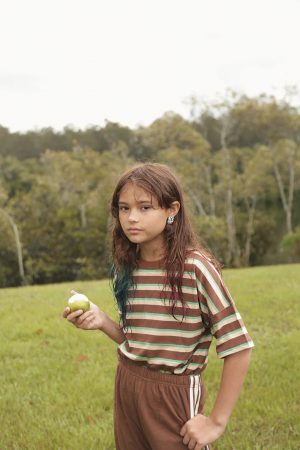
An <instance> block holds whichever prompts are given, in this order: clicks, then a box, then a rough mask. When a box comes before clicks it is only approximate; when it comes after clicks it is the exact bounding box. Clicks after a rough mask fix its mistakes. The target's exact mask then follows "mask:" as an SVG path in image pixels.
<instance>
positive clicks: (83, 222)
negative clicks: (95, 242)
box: [79, 204, 87, 228]
mask: <svg viewBox="0 0 300 450" xmlns="http://www.w3.org/2000/svg"><path fill="white" fill-rule="evenodd" d="M79 211H80V223H81V228H86V225H87V220H86V208H85V204H81V205H79Z"/></svg>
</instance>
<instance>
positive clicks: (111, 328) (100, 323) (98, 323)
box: [63, 302, 126, 344]
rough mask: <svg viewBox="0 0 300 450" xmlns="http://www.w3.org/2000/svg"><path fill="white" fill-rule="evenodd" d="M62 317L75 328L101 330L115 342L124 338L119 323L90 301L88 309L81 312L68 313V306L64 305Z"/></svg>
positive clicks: (122, 340) (119, 341) (118, 342)
mask: <svg viewBox="0 0 300 450" xmlns="http://www.w3.org/2000/svg"><path fill="white" fill-rule="evenodd" d="M63 317H65V318H66V319H68V320H69V321H70V322H72V323H73V325H75V326H76V327H77V328H81V329H83V330H100V331H103V333H105V334H106V335H107V336H108V337H109V338H110V339H112V340H113V341H115V342H116V343H117V344H121V343H122V342H124V341H125V340H126V337H125V335H124V333H123V331H122V330H121V328H120V326H119V324H117V323H116V322H114V321H113V320H112V319H111V318H110V317H109V316H108V315H107V314H106V313H105V312H103V311H101V309H100V308H98V306H97V305H95V304H94V303H92V302H90V309H89V310H88V311H87V312H85V313H83V311H82V310H78V311H74V312H73V313H70V308H69V307H66V308H65V309H64V312H63Z"/></svg>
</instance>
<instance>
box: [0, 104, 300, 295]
mask: <svg viewBox="0 0 300 450" xmlns="http://www.w3.org/2000/svg"><path fill="white" fill-rule="evenodd" d="M189 102H190V108H191V116H190V118H189V119H188V120H187V119H184V118H183V117H181V116H180V115H178V114H175V113H173V112H168V113H166V114H164V115H163V116H162V117H160V118H158V119H157V120H155V121H154V122H153V123H152V124H151V125H149V126H147V127H144V126H141V127H138V128H136V129H130V128H128V127H125V126H122V125H120V124H118V123H113V122H107V123H106V124H105V126H104V127H96V126H95V127H89V128H87V129H85V130H76V129H73V128H72V127H65V128H64V130H63V131H61V132H58V131H55V130H53V129H52V128H46V129H40V130H35V131H28V132H26V133H12V132H10V131H9V130H8V129H7V128H5V127H1V126H0V286H2V287H4V286H17V285H22V284H34V283H37V284H38V283H54V282H61V281H67V280H70V281H71V280H78V279H98V278H103V277H107V276H108V273H109V268H110V260H109V246H110V227H111V223H110V215H109V200H110V195H111V193H112V190H113V187H114V184H115V182H116V180H117V178H118V176H119V175H120V173H121V172H122V171H123V170H125V169H126V168H127V167H128V166H131V165H133V164H134V163H135V162H139V161H152V162H160V163H164V164H168V165H169V166H170V167H171V168H172V169H173V170H174V171H175V172H176V173H177V175H178V177H179V179H180V181H181V183H182V185H183V188H184V192H185V195H186V200H187V203H188V206H189V209H190V213H191V217H192V221H193V224H194V227H195V229H196V231H197V233H198V235H199V237H200V240H201V241H202V242H203V244H204V245H206V246H207V247H208V248H209V249H210V250H211V251H213V252H214V254H215V255H216V256H217V257H218V258H219V260H220V261H221V262H222V264H223V265H224V267H246V266H249V265H261V264H276V263H285V262H296V261H299V260H300V113H299V108H297V107H295V106H293V105H292V104H291V102H289V101H287V100H286V99H285V100H278V99H276V98H274V97H271V96H266V95H261V96H258V97H247V96H245V95H230V96H228V98H225V99H224V100H222V101H218V102H214V103H210V104H205V103H202V102H201V101H199V100H197V99H195V98H191V99H190V100H189Z"/></svg>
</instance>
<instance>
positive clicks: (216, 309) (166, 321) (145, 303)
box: [118, 252, 254, 375]
mask: <svg viewBox="0 0 300 450" xmlns="http://www.w3.org/2000/svg"><path fill="white" fill-rule="evenodd" d="M165 277H166V271H165V269H164V267H163V261H162V260H160V261H144V260H140V261H139V263H138V266H137V268H136V269H135V270H134V272H133V283H132V285H131V286H130V288H129V291H128V299H127V304H128V307H127V315H126V320H127V324H126V325H127V326H126V327H123V332H124V334H125V337H126V340H125V341H124V342H123V343H122V344H120V345H119V346H118V352H119V353H120V354H121V355H122V356H123V357H124V356H125V357H126V358H129V359H130V360H133V361H135V362H136V363H137V364H139V365H142V366H145V367H147V368H149V369H153V370H160V371H162V372H169V373H172V374H177V375H190V374H199V373H200V372H202V371H203V370H204V369H205V367H206V365H207V362H208V351H209V348H210V345H211V342H212V339H213V337H215V338H216V351H217V355H218V357H219V358H224V357H226V356H228V355H230V354H233V353H236V352H239V351H242V350H245V349H247V348H251V347H253V346H254V343H253V341H252V339H251V337H250V336H249V334H248V332H247V329H246V327H245V325H244V322H243V320H242V318H241V315H240V313H239V312H238V310H237V308H236V305H235V303H234V301H233V299H232V297H231V295H230V293H229V291H228V289H227V288H226V286H225V284H224V281H223V278H222V277H221V275H220V274H219V272H218V271H217V270H216V269H215V267H214V266H213V264H212V263H211V262H210V261H209V260H208V258H207V257H206V256H204V255H202V254H201V253H200V252H193V253H191V254H190V255H189V256H188V257H187V258H186V260H185V267H184V275H183V284H182V296H183V297H184V299H185V305H186V306H185V308H186V309H185V315H184V317H183V312H184V310H183V305H182V302H181V301H180V300H179V299H178V300H177V301H176V304H175V307H174V308H172V306H173V301H172V300H170V299H169V296H170V295H166V291H171V287H170V286H166V284H165Z"/></svg>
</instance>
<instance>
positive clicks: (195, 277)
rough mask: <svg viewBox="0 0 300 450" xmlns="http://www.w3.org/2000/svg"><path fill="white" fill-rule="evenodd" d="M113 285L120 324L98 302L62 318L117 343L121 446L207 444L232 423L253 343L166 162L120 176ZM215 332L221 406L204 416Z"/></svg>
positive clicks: (156, 448) (155, 449)
mask: <svg viewBox="0 0 300 450" xmlns="http://www.w3.org/2000/svg"><path fill="white" fill-rule="evenodd" d="M111 212H112V216H113V220H114V225H113V239H112V257H113V271H112V285H113V291H114V295H115V298H116V301H117V304H118V309H119V313H120V323H119V324H118V323H115V322H114V321H112V320H111V319H110V318H109V317H108V316H107V315H106V314H105V313H104V312H103V311H101V310H100V309H99V308H98V307H97V306H96V305H94V304H92V306H91V309H90V310H89V311H87V312H86V313H83V312H82V311H76V312H73V313H71V314H70V310H69V308H66V309H65V311H64V317H66V318H67V319H68V320H70V321H71V322H72V323H73V324H74V325H75V326H77V327H78V328H83V329H99V330H101V331H103V332H104V333H105V334H107V336H109V337H110V338H111V339H113V340H114V341H115V342H117V343H118V344H119V346H118V350H117V354H118V360H119V364H118V367H117V371H116V377H115V402H114V431H115V441H116V448H117V450H163V449H165V448H166V446H167V447H168V448H170V449H172V450H186V449H187V448H188V449H190V450H192V449H193V450H201V449H205V450H206V449H209V448H210V446H209V444H210V443H212V442H214V441H215V440H216V439H218V438H219V437H220V436H221V435H222V433H223V432H224V430H225V427H226V424H227V422H228V419H229V416H230V414H231V412H232V409H233V407H234V405H235V403H236V401H237V399H238V396H239V393H240V390H241V387H242V384H243V381H244V378H245V375H246V372H247V369H248V365H249V361H250V353H251V347H253V346H254V344H253V342H252V340H251V338H250V336H249V334H248V333H247V330H246V328H245V326H244V323H243V321H242V318H241V316H240V314H239V312H238V311H237V309H236V306H235V304H234V301H233V299H232V298H231V296H230V294H229V292H228V290H227V289H226V287H225V286H224V283H223V280H222V277H221V275H220V266H219V264H218V262H217V261H216V259H215V258H214V257H213V256H212V255H211V254H210V253H209V252H208V251H206V250H205V249H204V248H203V247H202V246H201V245H200V244H199V242H198V241H197V239H196V237H195V235H194V233H193V230H192V228H191V225H190V222H189V220H188V217H187V214H186V210H185V205H184V199H183V194H182V190H181V188H180V186H179V183H178V181H177V179H176V177H175V176H174V174H173V173H172V172H171V171H170V169H169V168H168V167H167V166H164V165H161V164H152V163H146V164H140V165H137V166H134V167H133V168H131V169H130V170H128V171H127V172H126V173H124V174H123V175H122V176H121V178H120V179H119V181H118V183H117V186H116V188H115V191H114V193H113V196H112V201H111ZM213 336H214V337H215V338H216V340H217V348H216V349H217V354H218V356H219V357H220V358H223V359H224V366H223V372H222V379H221V382H220V388H219V392H218V393H217V396H216V400H215V403H214V407H213V409H212V411H211V413H210V414H209V415H203V414H202V412H203V406H204V396H205V394H204V387H203V383H202V372H203V371H204V369H205V367H206V365H207V360H208V350H209V347H210V344H211V341H212V338H213Z"/></svg>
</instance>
